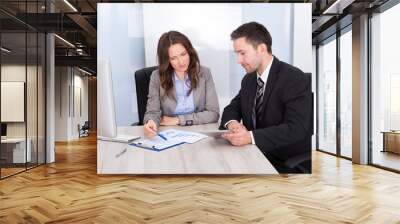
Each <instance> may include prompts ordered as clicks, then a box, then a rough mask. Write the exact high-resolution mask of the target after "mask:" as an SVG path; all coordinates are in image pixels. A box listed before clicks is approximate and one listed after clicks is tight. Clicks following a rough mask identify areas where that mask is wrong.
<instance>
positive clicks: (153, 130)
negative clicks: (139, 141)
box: [143, 120, 157, 138]
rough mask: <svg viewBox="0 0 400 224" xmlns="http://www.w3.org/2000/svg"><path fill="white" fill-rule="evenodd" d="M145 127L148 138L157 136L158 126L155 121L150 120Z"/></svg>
mask: <svg viewBox="0 0 400 224" xmlns="http://www.w3.org/2000/svg"><path fill="white" fill-rule="evenodd" d="M143 127H144V134H145V135H146V137H148V138H153V137H154V136H156V135H157V124H156V123H155V122H154V121H153V120H148V121H147V122H146V124H145V125H144V126H143Z"/></svg>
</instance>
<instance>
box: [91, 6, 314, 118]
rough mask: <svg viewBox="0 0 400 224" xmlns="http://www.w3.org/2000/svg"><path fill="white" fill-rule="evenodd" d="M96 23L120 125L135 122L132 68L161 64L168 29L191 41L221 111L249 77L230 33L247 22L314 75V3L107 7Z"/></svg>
mask: <svg viewBox="0 0 400 224" xmlns="http://www.w3.org/2000/svg"><path fill="white" fill-rule="evenodd" d="M171 12H173V13H171ZM97 18H98V59H106V60H110V61H111V64H112V73H113V86H114V98H115V101H116V103H115V104H116V120H117V125H129V124H130V123H131V122H132V121H136V119H137V118H136V116H137V115H136V111H137V109H136V94H135V92H133V88H132V87H133V86H134V80H133V72H134V71H133V70H134V69H132V68H135V69H136V68H141V67H145V66H146V67H147V66H154V65H157V57H156V53H157V43H158V39H159V38H160V36H161V35H162V34H163V33H164V32H167V31H170V30H177V31H179V32H182V33H184V34H185V35H186V36H188V38H189V39H190V40H191V42H192V44H193V45H194V47H195V48H196V50H197V51H198V54H199V57H200V63H201V64H202V65H204V66H207V67H209V68H210V69H211V72H212V74H213V78H214V81H215V83H216V89H217V93H218V96H219V101H220V110H221V111H222V110H223V108H224V107H225V105H227V104H228V103H229V101H230V99H231V98H232V97H233V96H234V95H236V94H237V92H238V90H239V88H240V81H241V79H242V77H243V75H244V74H245V72H244V69H243V68H242V67H241V66H240V65H238V64H237V63H236V56H235V54H234V52H233V47H232V41H231V40H230V34H231V32H232V31H233V30H234V29H236V28H237V27H238V26H240V25H241V24H243V23H246V22H250V21H256V22H259V23H261V24H263V25H265V26H266V27H267V29H268V30H269V31H270V33H271V35H272V40H273V41H272V51H273V54H274V55H275V56H277V57H278V58H279V59H280V60H282V61H286V62H288V63H290V64H294V65H295V66H297V67H299V68H300V69H302V70H303V71H304V72H312V50H311V22H310V21H311V4H290V3H284V4H260V3H245V4H225V3H218V4H216V3H197V4H182V3H179V4H178V3H164V4H151V3H148V4H147V3H145V4H121V3H113V4H110V3H107V4H98V16H97ZM160 21H162V22H160ZM116 24H118V25H116ZM116 34H118V35H116ZM133 42H134V43H135V44H132V43H133ZM128 59H129V60H128ZM133 65H140V66H139V67H135V66H133ZM99 91H101V90H99ZM133 116H135V117H134V118H132V117H133Z"/></svg>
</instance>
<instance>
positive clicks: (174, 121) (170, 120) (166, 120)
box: [160, 116, 179, 126]
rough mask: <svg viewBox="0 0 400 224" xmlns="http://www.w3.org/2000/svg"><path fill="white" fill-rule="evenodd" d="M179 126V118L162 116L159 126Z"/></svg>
mask: <svg viewBox="0 0 400 224" xmlns="http://www.w3.org/2000/svg"><path fill="white" fill-rule="evenodd" d="M178 124H179V118H178V117H168V116H162V117H161V121H160V125H164V126H167V125H178Z"/></svg>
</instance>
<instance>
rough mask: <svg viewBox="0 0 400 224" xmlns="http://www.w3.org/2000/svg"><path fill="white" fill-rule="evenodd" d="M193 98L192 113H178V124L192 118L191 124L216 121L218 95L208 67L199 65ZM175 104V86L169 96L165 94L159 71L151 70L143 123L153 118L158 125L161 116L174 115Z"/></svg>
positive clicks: (183, 123) (217, 116) (217, 117)
mask: <svg viewBox="0 0 400 224" xmlns="http://www.w3.org/2000/svg"><path fill="white" fill-rule="evenodd" d="M193 100H194V107H195V110H194V113H191V114H185V115H178V118H179V124H180V125H185V124H186V121H188V120H192V122H193V124H206V123H214V122H217V121H218V119H219V104H218V96H217V92H216V91H215V85H214V81H213V78H212V75H211V72H210V69H209V68H207V67H203V66H200V73H199V83H198V85H197V88H196V89H194V90H193ZM176 105H177V102H176V91H175V88H173V89H172V94H171V95H170V96H167V95H165V90H164V88H162V87H161V83H160V74H159V71H158V69H157V70H155V71H153V73H152V74H151V78H150V85H149V95H148V98H147V107H146V113H145V115H144V118H143V123H146V122H147V121H148V120H153V121H154V122H155V123H156V124H157V126H159V125H160V120H161V116H164V115H165V116H174V115H173V113H174V112H175V108H176Z"/></svg>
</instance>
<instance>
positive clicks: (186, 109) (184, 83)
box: [174, 73, 194, 116]
mask: <svg viewBox="0 0 400 224" xmlns="http://www.w3.org/2000/svg"><path fill="white" fill-rule="evenodd" d="M174 86H175V91H176V100H177V103H176V108H175V113H174V115H175V116H177V115H183V114H191V113H193V112H194V100H193V90H192V92H191V93H190V95H189V96H188V95H187V93H188V92H189V90H190V81H189V76H188V75H187V74H185V78H184V80H179V78H178V76H177V75H176V74H175V73H174Z"/></svg>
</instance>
